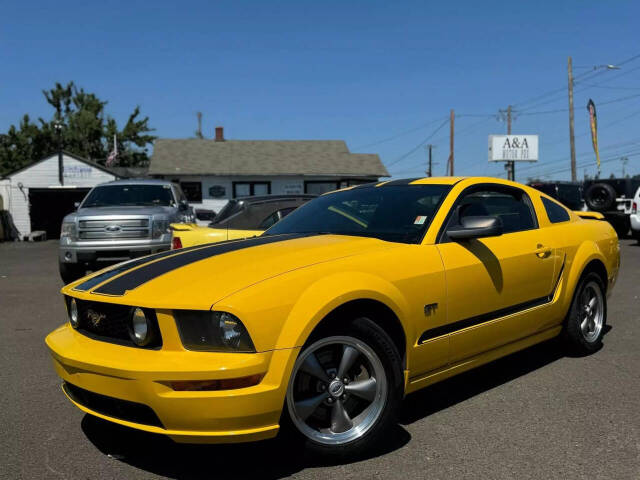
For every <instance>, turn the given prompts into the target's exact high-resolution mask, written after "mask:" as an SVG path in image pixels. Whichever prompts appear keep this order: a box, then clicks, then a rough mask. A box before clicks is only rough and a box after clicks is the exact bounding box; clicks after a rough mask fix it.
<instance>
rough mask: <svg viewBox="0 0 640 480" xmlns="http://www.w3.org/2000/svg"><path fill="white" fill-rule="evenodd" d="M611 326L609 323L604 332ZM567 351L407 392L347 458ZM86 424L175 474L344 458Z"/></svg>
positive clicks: (139, 463)
mask: <svg viewBox="0 0 640 480" xmlns="http://www.w3.org/2000/svg"><path fill="white" fill-rule="evenodd" d="M610 329H611V327H610V326H607V327H606V330H605V334H606V333H607V332H608V331H609V330H610ZM568 355H570V354H568V353H567V351H566V349H565V348H564V346H563V345H562V343H561V342H560V341H559V340H558V339H553V340H550V341H547V342H544V343H541V344H538V345H535V346H533V347H530V348H527V349H526V350H522V351H520V352H517V353H514V354H512V355H509V356H507V357H504V358H501V359H499V360H496V361H494V362H491V363H489V364H487V365H484V366H482V367H479V368H476V369H474V370H471V371H469V372H465V373H462V374H460V375H457V376H455V377H452V378H450V379H448V380H444V381H442V382H440V383H437V384H435V385H432V386H430V387H427V388H425V389H422V390H420V391H418V392H416V393H413V394H411V395H408V396H407V397H406V398H405V400H404V402H403V404H402V406H401V408H400V412H399V422H398V425H396V426H395V427H394V428H393V430H392V431H391V432H389V434H388V436H387V437H386V441H385V442H383V445H381V446H380V447H379V448H377V449H372V450H370V451H367V453H366V455H365V456H363V457H361V458H356V459H351V460H350V461H349V462H348V463H353V462H358V461H363V460H367V459H369V458H374V457H380V456H384V455H387V454H389V453H391V452H394V451H396V450H398V449H400V448H402V447H403V446H404V445H406V444H407V443H408V442H409V441H410V440H411V435H410V434H409V432H407V430H406V429H405V428H403V425H404V426H406V425H410V424H412V423H414V422H416V421H419V420H420V419H422V418H425V417H428V416H429V415H432V414H434V413H437V412H439V411H441V410H445V409H447V408H449V407H451V406H453V405H456V404H458V403H460V402H464V401H465V400H467V399H469V398H471V397H473V396H475V395H478V394H481V393H483V392H486V391H488V390H491V389H493V388H496V387H498V386H500V385H502V384H504V383H507V382H509V381H511V380H514V379H516V378H518V377H522V376H524V375H527V374H528V373H530V372H533V371H535V370H537V369H539V368H542V367H544V366H546V365H548V364H550V363H553V362H555V361H556V360H559V359H560V358H562V357H565V356H568ZM82 430H83V432H84V434H85V435H86V437H87V438H88V439H89V441H91V443H93V445H94V446H95V447H96V448H97V449H98V450H100V452H102V453H103V454H105V455H108V456H109V457H111V458H113V459H115V460H118V461H121V462H124V463H127V464H129V465H131V466H133V467H135V468H139V469H142V470H146V471H148V472H152V473H155V474H157V475H162V476H165V477H169V478H176V479H178V478H180V479H190V478H208V477H214V476H215V477H216V478H229V477H234V478H246V477H249V476H250V475H259V476H260V477H261V478H265V479H276V478H283V477H287V476H290V475H292V474H294V473H296V472H299V471H301V470H304V469H307V468H314V467H322V466H330V465H338V464H342V463H344V462H341V461H339V460H337V459H331V458H319V457H317V456H313V455H311V454H309V453H308V452H307V451H305V449H304V445H302V442H292V441H290V440H287V439H283V438H280V437H278V438H276V439H273V440H266V441H262V442H256V443H246V444H229V445H189V444H178V443H174V442H173V441H172V440H170V439H169V438H168V437H165V436H163V435H156V434H151V433H146V432H142V431H138V430H134V429H130V428H128V427H124V426H121V425H117V424H114V423H111V422H107V421H105V420H102V419H100V418H97V417H93V416H91V415H85V416H84V417H83V419H82Z"/></svg>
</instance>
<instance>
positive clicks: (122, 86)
mask: <svg viewBox="0 0 640 480" xmlns="http://www.w3.org/2000/svg"><path fill="white" fill-rule="evenodd" d="M639 18H640V2H633V1H611V2H602V1H586V0H585V1H577V0H575V1H565V2H558V1H543V0H538V1H536V2H533V1H530V2H513V1H510V2H507V1H503V2H497V1H490V0H483V1H481V2H480V1H459V2H451V1H449V2H445V1H439V2H426V1H422V2H417V1H416V2H413V1H405V2H389V1H387V2H382V1H348V2H345V1H330V0H325V1H323V2H318V1H315V2H312V1H306V0H298V1H269V2H267V1H202V2H189V1H183V2H175V1H173V2H168V1H160V0H157V1H154V2H146V1H137V0H130V1H127V2H116V1H101V2H86V1H81V2H76V1H66V2H40V1H38V2H35V1H31V2H8V3H7V4H6V5H4V6H3V14H2V18H1V19H0V65H2V69H1V70H0V71H1V72H2V73H1V75H0V131H5V130H6V129H7V128H8V127H9V125H10V124H12V123H17V122H18V121H19V119H20V117H21V116H22V115H23V114H24V113H29V114H30V115H31V116H32V117H38V116H44V117H46V118H49V117H50V116H51V112H50V109H49V107H48V106H47V105H46V103H45V101H44V98H43V97H42V94H41V93H40V92H41V90H42V89H45V88H50V87H51V86H52V85H53V83H54V82H56V81H59V82H67V81H69V80H73V81H74V82H76V84H77V85H79V86H82V87H84V88H85V89H86V90H88V91H93V92H95V93H97V94H98V95H99V96H100V97H101V98H103V99H105V100H108V101H109V104H108V106H107V112H108V113H109V114H111V115H112V116H114V117H115V118H116V119H118V120H119V121H120V122H124V121H125V120H126V117H127V115H128V113H129V112H130V111H131V110H132V109H133V107H135V105H140V106H141V108H142V112H143V114H145V115H148V116H149V117H150V123H151V125H152V126H153V127H155V129H156V133H157V135H159V136H161V137H173V138H183V137H190V136H192V135H193V132H194V130H195V128H196V112H197V111H201V112H202V113H203V116H204V119H203V120H204V133H205V135H207V136H212V135H213V129H214V126H216V125H223V126H224V127H225V134H226V136H227V137H228V138H235V139H344V140H345V141H346V142H347V144H348V145H349V147H350V148H351V150H352V151H357V152H371V153H379V154H380V156H381V158H382V160H383V162H385V164H387V165H388V166H389V170H390V171H391V172H392V174H394V176H398V177H400V176H416V175H421V174H423V173H424V169H425V161H426V160H425V159H426V154H425V151H424V148H423V147H422V146H421V143H424V141H425V139H427V138H429V137H430V136H431V135H432V133H433V132H434V130H435V129H436V128H437V127H439V126H441V125H442V123H443V121H444V119H445V118H446V117H447V116H448V114H449V110H450V109H451V108H454V109H455V110H456V113H457V114H458V115H460V116H459V117H457V118H456V173H459V174H465V175H474V174H502V173H503V172H504V170H503V168H502V165H501V164H499V165H489V164H488V162H487V135H489V134H492V133H504V132H505V131H506V130H505V129H506V126H505V124H504V123H501V122H499V121H497V120H496V119H495V118H494V117H490V115H492V114H494V113H497V111H498V109H500V108H506V106H507V105H508V104H513V105H515V107H514V108H515V111H516V120H515V122H514V124H513V132H514V133H531V134H539V135H540V162H539V164H538V165H535V166H531V165H522V166H520V165H519V166H518V167H517V169H516V175H517V178H518V180H523V181H524V180H526V177H528V176H537V175H544V174H546V175H548V177H550V178H568V175H569V172H568V170H567V169H568V165H569V145H568V113H567V111H562V110H566V109H567V95H566V86H567V75H566V68H567V56H568V55H572V56H573V59H574V60H573V61H574V65H575V66H576V69H575V75H576V76H577V77H578V79H577V81H578V83H577V84H576V94H575V105H576V106H575V114H576V145H577V152H578V165H579V176H580V177H582V175H583V173H584V171H585V168H586V170H587V173H590V174H593V173H595V166H592V165H591V164H592V163H593V162H594V155H593V152H592V150H591V143H590V137H589V133H588V121H587V118H588V117H587V111H586V108H585V107H586V103H587V101H588V99H589V98H593V100H594V101H595V103H596V106H597V107H598V116H599V125H600V128H601V130H600V136H599V137H600V138H599V141H600V146H601V149H602V152H601V157H602V159H603V160H604V161H605V162H604V163H603V166H602V170H603V174H604V175H606V176H608V175H609V174H610V173H611V172H615V173H616V174H618V175H619V174H620V173H621V172H622V163H621V162H620V161H619V160H618V158H619V157H621V156H623V155H625V154H626V155H627V156H628V158H629V162H628V164H627V166H626V169H627V172H631V173H640V154H639V152H640V131H639V128H638V126H639V125H640V57H638V58H635V59H632V58H633V57H634V56H635V55H638V54H640V33H638V19H639ZM627 59H632V60H630V61H628V62H627V63H625V64H624V65H622V68H621V69H620V70H616V71H606V70H598V71H596V72H592V71H590V68H591V67H592V66H594V65H601V64H607V63H618V62H623V61H625V60H627ZM580 75H582V76H583V77H582V79H583V80H582V83H580V82H579V81H580V79H581V77H580ZM590 77H592V78H590ZM592 85H597V86H592ZM554 91H555V92H554ZM547 92H552V93H550V94H548V95H543V94H546V93H547ZM540 96H542V98H540V99H538V100H537V101H536V100H532V99H535V98H536V97H540ZM626 97H629V98H626ZM622 98H626V99H625V100H620V101H618V99H622ZM612 100H614V102H612V103H607V102H609V101H612ZM600 104H602V105H600ZM555 110H560V111H557V112H556V111H555ZM536 112H551V113H536ZM532 113H533V114H532ZM447 135H448V125H444V126H443V127H442V128H441V130H439V131H438V132H436V133H435V134H433V136H431V138H430V140H429V142H431V143H434V144H435V145H436V148H435V150H434V156H435V161H436V162H438V164H437V165H436V166H435V173H436V174H443V173H444V169H445V163H446V158H447V156H448V138H447ZM390 137H392V138H393V139H392V140H389V141H383V142H381V140H385V139H388V138H390ZM412 151H413V153H410V152H412ZM400 158H402V159H401V160H399V161H398V159H400Z"/></svg>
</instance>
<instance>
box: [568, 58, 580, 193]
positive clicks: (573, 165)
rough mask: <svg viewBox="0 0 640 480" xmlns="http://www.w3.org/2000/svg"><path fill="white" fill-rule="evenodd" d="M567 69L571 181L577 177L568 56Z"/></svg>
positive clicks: (571, 88)
mask: <svg viewBox="0 0 640 480" xmlns="http://www.w3.org/2000/svg"><path fill="white" fill-rule="evenodd" d="M567 69H568V73H569V145H570V148H571V181H572V182H575V181H577V180H578V177H577V174H576V138H575V135H574V133H573V66H572V62H571V57H569V61H568V64H567Z"/></svg>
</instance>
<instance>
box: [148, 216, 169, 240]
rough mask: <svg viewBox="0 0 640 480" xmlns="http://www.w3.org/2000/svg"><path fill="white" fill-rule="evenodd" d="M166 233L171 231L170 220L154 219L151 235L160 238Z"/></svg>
mask: <svg viewBox="0 0 640 480" xmlns="http://www.w3.org/2000/svg"><path fill="white" fill-rule="evenodd" d="M165 233H170V230H169V220H154V221H153V230H152V233H151V236H152V237H153V238H160V237H161V236H162V235H164V234H165Z"/></svg>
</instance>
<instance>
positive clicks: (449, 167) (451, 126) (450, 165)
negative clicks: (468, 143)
mask: <svg viewBox="0 0 640 480" xmlns="http://www.w3.org/2000/svg"><path fill="white" fill-rule="evenodd" d="M455 118H456V115H455V113H454V111H453V108H452V109H451V117H450V119H449V160H447V170H448V171H449V172H448V175H450V176H452V177H453V132H454V121H455Z"/></svg>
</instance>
